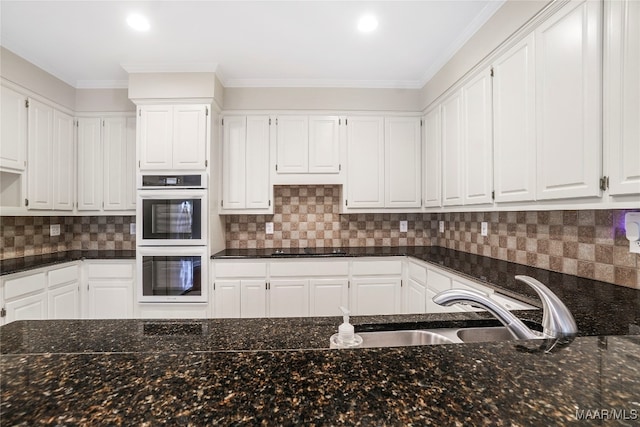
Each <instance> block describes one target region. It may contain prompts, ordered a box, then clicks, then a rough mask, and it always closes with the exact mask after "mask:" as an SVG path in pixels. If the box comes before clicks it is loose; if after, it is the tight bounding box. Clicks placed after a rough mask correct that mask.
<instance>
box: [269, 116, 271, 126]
mask: <svg viewBox="0 0 640 427" xmlns="http://www.w3.org/2000/svg"><path fill="white" fill-rule="evenodd" d="M269 126H271V117H269Z"/></svg>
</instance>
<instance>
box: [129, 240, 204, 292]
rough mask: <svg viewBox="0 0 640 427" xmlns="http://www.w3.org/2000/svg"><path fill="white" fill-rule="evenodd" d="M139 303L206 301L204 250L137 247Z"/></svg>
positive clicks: (201, 248)
mask: <svg viewBox="0 0 640 427" xmlns="http://www.w3.org/2000/svg"><path fill="white" fill-rule="evenodd" d="M137 264H138V281H137V287H138V301H139V302H206V301H207V283H208V256H207V248H206V246H205V247H196V246H190V247H171V246H165V247H138V253H137Z"/></svg>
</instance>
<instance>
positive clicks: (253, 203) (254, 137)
mask: <svg viewBox="0 0 640 427" xmlns="http://www.w3.org/2000/svg"><path fill="white" fill-rule="evenodd" d="M269 123H270V122H269V116H247V134H246V141H247V145H246V156H245V159H246V163H245V165H246V170H245V177H246V187H245V191H246V197H245V200H246V204H245V206H246V208H247V209H268V208H269V207H270V206H271V195H270V194H269V188H270V185H269V165H270V163H269Z"/></svg>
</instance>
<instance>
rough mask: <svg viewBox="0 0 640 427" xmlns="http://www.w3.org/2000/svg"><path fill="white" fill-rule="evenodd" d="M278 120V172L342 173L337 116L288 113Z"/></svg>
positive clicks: (276, 120) (276, 121)
mask: <svg viewBox="0 0 640 427" xmlns="http://www.w3.org/2000/svg"><path fill="white" fill-rule="evenodd" d="M275 123H276V172H277V173H278V174H328V173H329V174H332V173H335V174H337V173H339V172H340V132H339V118H338V116H286V115H281V116H278V117H277V118H276V119H275Z"/></svg>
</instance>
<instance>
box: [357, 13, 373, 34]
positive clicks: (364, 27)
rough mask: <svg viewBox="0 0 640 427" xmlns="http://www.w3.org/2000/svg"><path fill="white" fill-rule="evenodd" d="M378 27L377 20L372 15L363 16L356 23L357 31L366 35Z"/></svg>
mask: <svg viewBox="0 0 640 427" xmlns="http://www.w3.org/2000/svg"><path fill="white" fill-rule="evenodd" d="M377 27H378V20H377V19H376V17H375V16H373V15H365V16H363V17H362V18H360V20H359V21H358V30H360V31H362V32H363V33H368V32H370V31H373V30H375V29H376V28H377Z"/></svg>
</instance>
